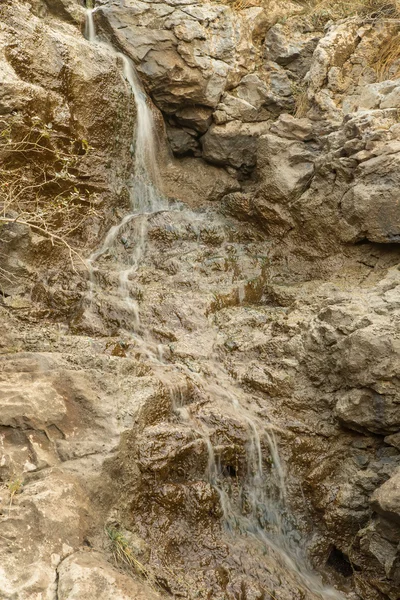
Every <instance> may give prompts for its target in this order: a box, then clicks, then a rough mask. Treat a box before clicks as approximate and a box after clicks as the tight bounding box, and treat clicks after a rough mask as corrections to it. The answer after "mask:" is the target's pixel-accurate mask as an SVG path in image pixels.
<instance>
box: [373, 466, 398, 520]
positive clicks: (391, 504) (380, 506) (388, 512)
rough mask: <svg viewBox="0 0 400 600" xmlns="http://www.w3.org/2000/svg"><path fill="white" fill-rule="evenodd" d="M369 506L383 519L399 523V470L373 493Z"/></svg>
mask: <svg viewBox="0 0 400 600" xmlns="http://www.w3.org/2000/svg"><path fill="white" fill-rule="evenodd" d="M371 504H372V507H373V509H374V510H376V511H377V512H378V513H379V514H381V515H383V516H384V517H385V518H389V519H393V520H394V521H396V522H397V523H400V469H397V471H396V472H395V474H394V475H393V476H392V477H391V478H390V479H389V480H388V481H386V482H385V483H384V484H383V485H382V486H381V487H380V488H378V489H377V490H376V491H375V492H374V494H373V495H372V498H371Z"/></svg>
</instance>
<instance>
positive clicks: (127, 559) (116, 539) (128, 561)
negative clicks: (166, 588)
mask: <svg viewBox="0 0 400 600" xmlns="http://www.w3.org/2000/svg"><path fill="white" fill-rule="evenodd" d="M105 532H106V534H107V537H108V539H109V540H110V543H111V552H112V554H113V556H114V559H115V562H116V563H119V564H122V565H125V566H126V567H128V568H130V569H132V570H133V571H135V573H137V575H139V576H140V577H143V578H144V579H146V580H147V581H148V582H149V583H150V584H153V585H154V584H155V577H154V575H153V573H152V572H151V571H150V569H148V568H147V567H146V566H145V565H143V564H142V563H141V562H140V561H139V560H138V559H137V558H136V556H135V553H134V551H133V549H132V547H131V545H130V544H129V541H128V540H127V538H126V537H125V535H124V534H123V533H122V531H121V530H120V529H118V527H116V526H114V525H110V526H107V527H106V528H105Z"/></svg>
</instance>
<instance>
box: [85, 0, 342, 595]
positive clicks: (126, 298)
mask: <svg viewBox="0 0 400 600" xmlns="http://www.w3.org/2000/svg"><path fill="white" fill-rule="evenodd" d="M95 10H96V9H94V10H93V9H91V10H88V11H87V16H86V27H85V36H86V38H87V39H88V40H89V41H90V42H91V43H94V44H99V45H102V46H103V47H106V48H107V49H108V51H109V52H111V53H112V54H113V55H114V56H115V57H116V59H117V60H120V61H121V62H122V67H123V74H124V77H125V79H126V81H127V82H128V84H129V86H130V89H131V91H132V94H133V96H134V100H135V105H136V111H137V124H136V130H135V135H134V142H133V152H134V157H135V167H134V171H133V173H132V177H131V180H130V181H129V182H128V188H129V192H130V200H131V211H130V212H129V213H128V214H127V215H125V216H124V217H123V218H122V220H121V221H120V222H119V223H118V224H116V225H114V226H113V227H111V229H110V230H109V232H108V234H107V235H106V237H105V240H104V242H103V244H102V245H101V247H100V248H99V249H98V250H97V251H95V252H94V253H93V254H92V255H91V256H90V257H89V259H88V266H89V270H90V273H91V278H90V297H91V299H93V296H94V295H95V293H96V286H97V283H96V268H95V264H96V262H97V261H98V260H99V259H100V258H101V257H102V256H103V255H105V254H106V253H107V252H108V251H110V250H112V248H113V246H114V245H115V243H116V241H117V239H118V238H119V237H120V235H121V233H122V232H123V230H124V228H125V227H126V226H127V225H129V226H130V231H131V235H132V237H133V238H134V249H133V252H131V253H130V256H129V264H128V265H127V266H126V268H122V269H121V270H120V272H119V295H120V297H121V298H122V300H123V302H124V304H125V307H126V308H127V309H128V311H129V313H130V314H131V317H132V323H131V334H133V332H134V331H137V328H138V325H139V310H138V304H137V302H136V301H135V300H133V299H132V298H131V296H130V292H129V283H130V280H131V278H132V276H133V274H134V273H135V272H136V271H137V269H138V268H139V266H140V263H141V260H142V258H143V256H144V253H145V246H146V239H147V230H148V218H149V217H150V216H151V215H154V214H156V213H158V212H162V211H165V210H167V209H168V204H167V202H166V201H165V199H164V198H163V196H162V194H161V193H160V191H159V180H160V178H159V172H158V167H157V156H156V150H155V149H156V143H155V134H154V123H153V115H152V111H151V109H150V107H149V104H148V100H147V97H146V94H145V93H144V91H143V88H142V86H141V84H140V81H139V79H138V76H137V74H136V70H135V67H134V65H133V63H132V61H131V60H130V59H129V58H128V57H126V56H125V55H124V54H121V53H118V52H115V51H114V49H113V47H112V46H111V45H109V44H108V43H106V42H103V41H100V40H98V38H97V36H96V28H95V23H94V18H93V15H94V12H95ZM135 339H136V341H137V342H138V343H139V345H141V347H142V349H143V351H144V353H146V354H147V355H148V356H150V357H151V358H152V361H153V362H154V363H155V364H156V365H157V368H158V369H159V371H160V372H161V376H160V377H161V378H163V375H162V371H163V368H164V367H165V365H164V364H163V363H162V361H160V360H159V357H158V356H157V354H156V352H155V351H154V348H155V347H156V345H155V344H154V343H153V344H151V343H150V342H149V340H145V339H143V338H142V339H139V338H137V337H135ZM213 365H214V367H215V368H214V378H213V381H210V379H208V380H206V379H205V378H204V377H203V376H202V375H200V374H194V373H192V372H190V371H189V370H186V369H183V370H184V373H185V375H186V376H187V377H188V378H190V380H191V381H192V382H193V383H194V385H195V386H198V387H199V388H202V389H203V390H204V391H205V393H207V394H209V395H210V396H211V397H214V398H215V397H218V398H219V399H220V400H221V402H222V403H225V404H229V405H230V406H231V407H232V409H233V410H234V411H236V413H237V414H238V415H240V417H241V418H242V420H243V421H244V422H246V423H247V425H248V432H247V435H248V447H247V477H246V481H245V484H244V485H243V487H242V490H241V492H240V497H239V498H236V499H233V498H231V497H230V495H229V493H228V492H227V491H226V489H225V487H224V482H223V479H224V478H223V474H222V472H221V467H220V465H219V464H218V459H217V457H216V452H215V451H214V448H213V445H212V443H211V434H212V431H211V429H209V428H208V427H207V426H206V425H205V424H204V423H203V422H202V421H201V420H199V419H198V418H196V417H195V416H193V415H192V414H191V413H190V410H188V409H186V407H184V406H183V404H182V402H181V401H180V392H179V390H178V391H177V390H176V389H174V388H172V387H171V388H170V392H171V397H172V398H173V400H174V401H173V405H174V410H175V413H176V414H177V415H178V417H179V418H180V419H181V420H182V422H185V423H190V425H191V427H192V429H193V431H194V432H196V433H197V434H198V435H200V436H201V437H202V438H203V440H204V442H205V445H206V447H207V449H208V467H207V476H208V479H209V482H210V484H211V485H212V486H213V487H214V489H215V490H216V491H217V493H218V496H219V499H220V504H221V508H222V512H223V518H224V522H225V525H226V528H227V529H228V530H229V531H230V533H231V535H232V536H234V538H235V536H236V540H238V539H239V538H240V537H241V536H248V537H251V538H252V539H254V540H255V542H256V543H257V544H259V545H260V546H262V547H263V548H265V549H268V550H269V551H271V552H274V554H275V556H278V558H279V560H280V562H281V564H282V568H283V569H285V570H287V571H288V572H290V573H291V574H292V575H293V577H294V578H295V579H296V581H297V582H298V585H299V587H300V588H302V589H304V590H306V591H308V592H310V593H311V594H313V595H314V597H320V598H322V599H324V600H327V599H332V600H342V599H343V596H342V595H341V594H339V593H338V592H336V591H335V590H333V589H331V588H326V587H324V586H323V584H322V582H321V580H320V579H319V577H317V576H316V575H314V574H312V572H311V571H310V569H309V568H308V567H307V566H306V562H305V560H304V557H303V555H302V552H301V550H300V548H299V545H298V541H297V538H296V535H294V533H295V532H294V528H293V526H292V525H291V519H290V511H289V509H288V506H287V503H286V482H285V472H284V468H283V466H282V464H281V461H280V457H279V452H278V447H277V442H276V438H275V434H274V430H273V427H272V426H264V425H262V424H260V423H256V422H255V421H254V419H253V418H252V417H251V416H250V415H249V414H248V412H247V411H246V410H245V409H244V408H243V407H242V406H241V404H240V403H239V401H238V397H237V396H238V394H237V392H238V389H237V387H236V385H235V384H234V383H233V382H232V381H231V379H230V377H229V375H228V374H227V373H226V372H225V371H224V370H223V368H221V366H220V365H219V364H217V361H216V360H215V362H214V363H213ZM181 370H182V366H181ZM166 383H167V385H168V382H167V380H166ZM260 432H261V433H260ZM261 437H263V439H264V441H265V442H266V446H267V447H268V449H269V454H270V460H271V471H270V473H269V479H270V480H269V484H268V485H267V481H266V473H265V469H264V465H263V453H262V446H261V439H260V438H261Z"/></svg>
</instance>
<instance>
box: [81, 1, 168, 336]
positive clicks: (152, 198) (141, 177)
mask: <svg viewBox="0 0 400 600" xmlns="http://www.w3.org/2000/svg"><path fill="white" fill-rule="evenodd" d="M95 11H96V9H88V10H87V11H86V23H85V36H86V38H87V39H88V41H89V42H91V43H96V44H101V45H102V46H104V47H106V48H107V49H108V50H109V51H110V52H111V53H112V54H113V55H114V56H115V57H116V59H117V60H118V59H119V60H121V62H122V65H123V74H124V77H125V79H126V81H127V82H128V84H129V86H130V89H131V91H132V94H133V97H134V101H135V105H136V112H137V118H136V130H135V133H134V138H133V142H132V146H133V148H132V153H133V154H134V156H135V166H134V171H133V173H132V177H131V181H129V182H128V187H129V193H130V204H131V212H129V213H128V214H127V215H125V216H124V217H123V219H122V220H121V221H120V223H118V224H117V225H114V226H113V227H111V229H110V230H109V232H108V234H107V235H106V238H105V240H104V242H103V244H102V245H101V247H100V248H99V249H98V250H96V251H95V252H93V254H92V255H91V256H90V257H89V259H88V261H87V262H88V266H89V272H90V281H91V290H90V292H91V296H93V293H94V291H95V287H96V283H95V263H96V261H97V260H98V259H99V258H100V257H101V256H102V255H103V254H105V253H106V252H107V251H108V250H110V249H111V248H112V247H113V245H114V244H115V242H116V240H117V238H118V236H119V235H120V234H121V233H122V231H123V229H124V227H125V226H126V225H128V224H129V223H132V222H133V224H134V231H133V236H132V237H133V238H134V240H135V245H134V249H133V251H132V252H131V253H130V260H129V265H128V267H127V268H126V269H123V270H121V272H120V274H119V282H120V289H119V294H120V296H121V298H122V300H123V302H124V304H125V306H126V308H127V309H128V311H129V312H130V313H131V314H132V317H133V327H134V329H137V328H138V326H139V309H138V305H137V302H136V301H135V300H134V299H133V298H132V297H131V295H130V293H129V278H130V277H131V276H132V275H133V273H135V271H136V270H137V268H138V267H139V264H140V261H141V258H142V256H143V254H144V252H145V246H146V239H147V222H148V217H149V216H151V215H153V214H155V213H157V212H159V211H163V210H167V208H168V203H167V202H166V201H165V199H164V197H163V195H162V193H161V192H160V190H159V183H160V175H159V171H158V165H157V160H156V150H155V148H156V141H155V131H154V121H153V115H152V112H151V109H150V107H149V105H148V101H147V96H146V94H145V92H144V90H143V88H142V86H141V83H140V81H139V78H138V76H137V74H136V70H135V67H134V65H133V63H132V61H131V60H130V59H129V58H128V57H127V56H125V55H124V54H122V53H121V52H115V50H114V48H113V47H112V46H111V45H110V44H108V43H106V42H103V41H100V40H98V38H97V34H96V27H95V23H94V17H93V15H94V13H95Z"/></svg>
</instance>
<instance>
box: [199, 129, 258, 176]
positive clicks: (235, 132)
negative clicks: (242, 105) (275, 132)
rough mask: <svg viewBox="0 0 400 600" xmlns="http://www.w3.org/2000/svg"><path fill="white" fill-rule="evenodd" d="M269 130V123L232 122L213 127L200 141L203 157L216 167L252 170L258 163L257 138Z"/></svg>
mask: <svg viewBox="0 0 400 600" xmlns="http://www.w3.org/2000/svg"><path fill="white" fill-rule="evenodd" d="M267 130H268V124H267V123H242V122H240V121H230V122H229V123H225V124H223V125H212V126H211V127H210V129H209V130H208V131H207V133H206V134H205V135H204V136H203V137H202V138H201V139H200V141H201V144H202V148H203V157H204V158H205V160H207V161H209V162H211V163H214V164H216V165H229V166H231V167H234V168H235V169H245V170H251V169H253V168H254V167H255V165H256V162H257V143H256V141H257V138H259V137H260V136H261V135H262V134H263V133H265V132H266V131H267Z"/></svg>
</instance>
